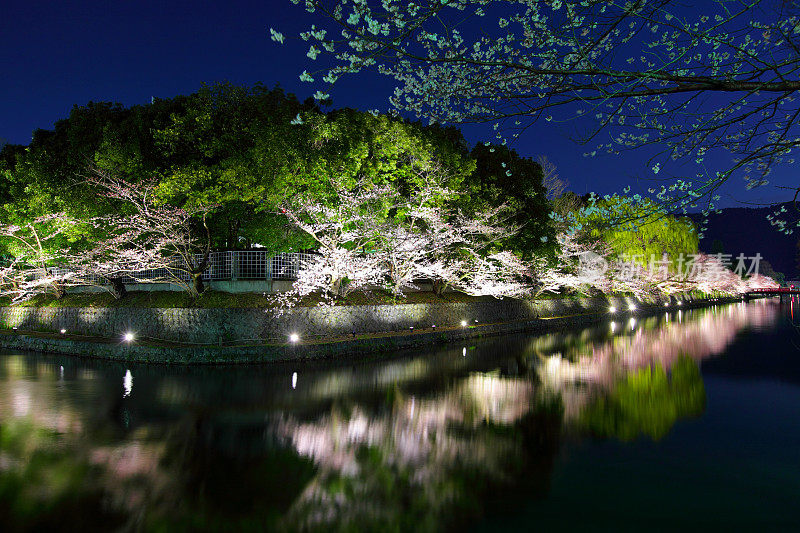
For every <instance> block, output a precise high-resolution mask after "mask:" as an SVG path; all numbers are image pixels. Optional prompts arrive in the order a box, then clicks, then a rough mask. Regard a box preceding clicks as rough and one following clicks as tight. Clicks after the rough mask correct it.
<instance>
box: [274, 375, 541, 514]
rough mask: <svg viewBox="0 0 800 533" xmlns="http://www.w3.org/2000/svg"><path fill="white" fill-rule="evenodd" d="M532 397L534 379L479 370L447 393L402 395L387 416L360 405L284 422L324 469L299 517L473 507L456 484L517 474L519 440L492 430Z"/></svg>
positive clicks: (282, 429)
mask: <svg viewBox="0 0 800 533" xmlns="http://www.w3.org/2000/svg"><path fill="white" fill-rule="evenodd" d="M532 399H533V387H532V383H531V382H530V381H529V380H524V379H509V378H501V377H500V376H497V375H491V374H479V373H475V374H471V375H470V376H469V377H467V378H466V379H464V380H462V381H461V382H459V383H458V384H457V385H456V386H455V387H453V388H451V389H450V390H448V391H447V392H446V393H445V394H444V395H441V396H436V397H434V398H418V397H416V396H404V397H400V398H397V399H396V400H395V402H394V404H393V405H392V408H391V410H390V412H388V413H384V414H383V415H382V416H375V415H373V416H370V415H369V414H368V413H367V412H366V411H364V410H363V409H361V408H358V407H356V408H353V409H352V410H351V411H349V412H345V411H343V410H334V411H333V412H332V413H330V414H328V415H325V416H324V417H323V418H321V419H320V420H317V421H315V422H307V423H303V422H299V421H297V420H295V419H293V418H287V419H284V420H283V421H281V423H280V424H279V430H278V432H279V433H280V434H282V435H284V436H285V438H287V439H289V440H290V441H291V443H292V445H293V447H294V448H295V449H296V450H297V452H298V453H299V454H300V455H302V456H307V457H310V458H312V459H313V460H314V462H315V463H316V465H317V466H318V467H319V469H320V470H319V472H318V474H317V476H316V478H315V480H314V482H312V483H311V484H309V486H308V487H307V488H306V490H305V491H304V492H303V494H302V496H301V497H300V498H299V499H298V501H297V502H296V503H295V505H294V507H293V511H292V513H291V518H290V521H295V520H299V521H301V523H302V524H304V525H305V526H308V527H319V526H321V525H324V524H333V523H337V524H340V525H341V524H351V525H355V524H359V523H361V524H363V523H369V524H375V523H383V522H385V523H386V524H389V523H396V521H397V520H406V519H410V518H411V516H408V517H405V518H402V515H403V514H404V513H406V512H407V511H408V510H407V509H405V505H404V502H405V503H407V502H408V500H409V499H410V500H412V501H420V502H424V507H423V508H424V509H425V513H426V515H428V517H429V519H430V518H433V517H436V516H437V514H439V513H445V512H447V511H450V510H452V507H453V506H455V507H459V506H462V505H466V504H467V501H468V499H469V498H468V496H469V494H470V493H471V491H470V489H469V487H467V486H464V485H461V484H460V483H458V482H457V481H456V480H457V479H458V478H459V477H460V474H458V473H459V472H466V471H470V472H480V479H482V481H483V482H484V483H489V484H497V483H503V482H504V480H507V479H509V478H510V477H511V476H513V468H510V467H509V465H511V464H518V463H519V462H520V461H521V458H520V449H519V443H518V442H517V439H516V437H514V436H513V435H504V434H502V433H500V434H496V433H494V432H492V431H486V428H487V427H489V426H494V425H501V426H502V425H508V424H511V423H514V422H516V421H517V420H519V419H520V418H521V417H522V416H523V415H525V414H526V413H527V412H529V411H530V408H531V403H532ZM454 428H458V429H457V430H454ZM376 472H381V474H380V475H376ZM343 478H344V480H343ZM385 483H389V485H388V486H387V485H385ZM420 509H422V508H420ZM416 518H417V519H419V518H421V517H416ZM440 519H442V517H441V516H440V517H438V518H437V521H438V520H440Z"/></svg>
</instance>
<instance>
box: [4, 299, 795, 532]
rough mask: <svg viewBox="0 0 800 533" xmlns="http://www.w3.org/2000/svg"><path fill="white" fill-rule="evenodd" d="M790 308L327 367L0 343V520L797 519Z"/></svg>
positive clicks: (644, 523)
mask: <svg viewBox="0 0 800 533" xmlns="http://www.w3.org/2000/svg"><path fill="white" fill-rule="evenodd" d="M797 305H798V301H795V302H794V303H793V304H791V305H790V304H788V303H785V304H779V303H778V302H777V301H770V302H766V301H761V302H755V303H750V304H735V305H730V306H724V307H723V306H720V307H718V308H714V309H706V310H695V311H688V312H682V313H680V314H678V313H674V312H673V313H671V314H664V315H661V316H659V317H653V318H646V319H642V320H628V319H625V320H618V321H617V322H615V323H614V324H613V326H612V324H609V323H605V324H603V325H601V326H598V327H596V328H591V329H584V330H576V331H574V332H567V333H562V334H557V335H540V336H526V335H517V336H509V337H503V338H496V339H488V340H484V341H480V342H476V343H473V344H470V345H466V346H464V345H457V346H456V345H453V346H450V347H447V348H437V349H432V350H430V351H427V352H419V351H415V352H412V353H404V354H397V355H396V356H393V357H386V356H381V357H376V358H374V359H372V360H366V361H365V360H363V359H362V360H351V361H347V362H338V363H327V364H308V363H302V364H292V365H281V366H266V367H231V368H218V367H217V368H193V369H186V368H176V367H175V368H174V367H158V366H138V365H128V366H126V365H124V364H116V363H107V362H100V361H93V360H80V359H76V358H71V357H66V356H55V355H53V356H44V355H42V356H34V355H19V354H5V355H0V530H31V529H34V530H37V529H38V530H43V531H51V530H84V531H92V530H101V531H111V530H148V531H149V530H154V529H155V530H163V531H183V530H187V531H188V530H191V531H195V530H204V529H205V530H220V529H226V530H237V531H238V530H260V529H273V528H275V529H288V530H296V529H313V530H317V529H325V530H327V529H362V528H363V529H370V530H381V531H385V530H433V529H440V528H447V529H463V528H469V529H475V528H477V529H479V530H483V531H496V530H498V529H521V528H525V529H534V528H535V529H544V530H546V529H548V528H558V529H559V530H586V531H597V530H643V529H645V528H647V529H649V530H675V529H682V530H696V529H705V530H720V529H723V528H725V529H729V530H750V529H755V528H759V529H761V530H770V531H771V530H791V529H798V528H800V506H798V499H799V498H800V330H798V329H797V327H796V326H795V325H794V323H797V324H800V316H799V317H798V318H797V320H796V321H794V317H793V313H794V311H795V309H794V307H796V306H797ZM793 321H794V323H793Z"/></svg>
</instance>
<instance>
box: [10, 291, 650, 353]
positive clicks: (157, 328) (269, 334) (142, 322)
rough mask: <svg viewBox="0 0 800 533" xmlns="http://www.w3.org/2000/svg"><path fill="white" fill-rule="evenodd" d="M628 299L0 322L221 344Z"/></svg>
mask: <svg viewBox="0 0 800 533" xmlns="http://www.w3.org/2000/svg"><path fill="white" fill-rule="evenodd" d="M630 303H634V305H638V306H641V305H642V304H641V303H640V302H635V301H634V300H632V299H625V298H611V299H608V298H606V297H596V298H559V299H552V300H491V301H476V302H471V303H441V304H399V305H359V306H336V307H310V308H296V309H291V310H288V311H286V312H284V313H283V314H282V315H281V316H274V315H273V314H270V313H269V312H267V311H265V310H264V309H191V308H185V309H155V308H126V307H120V308H77V307H67V308H50V307H43V308H36V307H0V327H2V328H6V329H10V328H14V327H16V328H19V329H20V330H26V331H43V332H58V331H60V330H61V329H65V330H67V332H69V333H70V334H79V335H91V336H99V337H119V336H121V335H123V334H124V333H125V332H128V331H130V332H133V333H135V334H136V336H137V338H139V339H146V338H150V339H153V340H165V341H170V342H177V343H189V344H208V345H219V344H220V342H221V343H223V344H236V343H244V342H284V341H285V340H286V338H287V337H288V335H290V334H291V333H297V334H298V335H300V336H301V337H302V338H303V339H317V338H324V337H341V336H349V335H351V334H352V333H353V332H355V333H356V334H359V335H361V334H369V333H388V332H393V331H408V330H410V328H412V327H413V328H415V329H416V330H427V329H431V328H432V327H433V326H436V327H438V328H448V327H457V326H460V325H461V322H462V321H467V322H468V324H469V325H471V326H473V325H475V324H480V325H485V324H494V323H500V322H513V321H521V320H522V321H524V320H532V319H536V318H550V317H558V316H565V315H579V314H585V313H597V312H606V313H607V312H608V309H609V306H611V305H614V306H616V307H617V308H618V309H620V311H624V310H627V308H628V306H629V305H630Z"/></svg>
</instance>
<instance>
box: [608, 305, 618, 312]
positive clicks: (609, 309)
mask: <svg viewBox="0 0 800 533" xmlns="http://www.w3.org/2000/svg"><path fill="white" fill-rule="evenodd" d="M608 311H609V313H616V312H617V308H616V307H614V306H613V305H612V306H611V307H609V308H608Z"/></svg>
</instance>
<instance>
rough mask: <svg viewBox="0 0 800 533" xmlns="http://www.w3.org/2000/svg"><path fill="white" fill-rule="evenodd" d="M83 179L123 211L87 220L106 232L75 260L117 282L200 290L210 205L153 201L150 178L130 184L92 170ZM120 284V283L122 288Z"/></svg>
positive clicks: (207, 245) (205, 263)
mask: <svg viewBox="0 0 800 533" xmlns="http://www.w3.org/2000/svg"><path fill="white" fill-rule="evenodd" d="M87 180H88V183H89V184H91V185H93V186H95V187H97V189H98V194H100V195H102V196H104V197H105V198H108V199H110V200H116V201H119V202H120V205H121V209H122V210H123V214H114V215H106V216H101V217H97V218H95V219H93V223H94V224H95V225H96V227H98V228H100V229H101V230H102V231H103V232H105V233H106V234H107V237H106V238H104V239H102V240H100V241H99V243H98V244H97V246H96V248H95V249H94V250H93V251H92V252H91V253H90V254H88V255H87V256H86V258H85V259H84V260H83V261H80V262H79V263H78V264H83V265H85V268H86V269H87V270H91V271H93V272H95V273H96V274H99V275H102V276H104V277H106V278H108V279H109V280H111V282H112V284H113V285H115V286H117V287H119V286H120V285H121V284H122V278H123V277H129V278H133V279H134V280H136V279H137V278H139V277H141V276H144V279H142V281H144V280H146V281H148V282H153V281H154V280H155V281H161V282H166V283H174V284H176V285H178V286H180V287H181V288H183V290H185V291H186V292H188V293H189V294H191V295H193V296H198V295H199V294H201V293H202V292H203V291H204V290H205V285H204V283H203V278H202V275H203V272H205V270H206V269H207V268H208V265H209V255H210V252H211V234H210V231H209V228H208V225H207V223H206V216H207V214H208V213H209V212H210V211H211V210H212V207H196V208H192V209H184V208H178V207H173V206H170V205H167V204H164V203H162V202H159V201H158V199H157V197H156V195H155V188H156V184H155V183H154V182H145V183H133V182H130V181H127V180H125V179H123V178H120V177H118V176H114V175H111V174H109V173H108V172H105V171H102V170H97V169H96V170H94V171H93V172H92V173H91V175H90V176H89V177H88V179H87ZM123 288H124V287H123Z"/></svg>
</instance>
